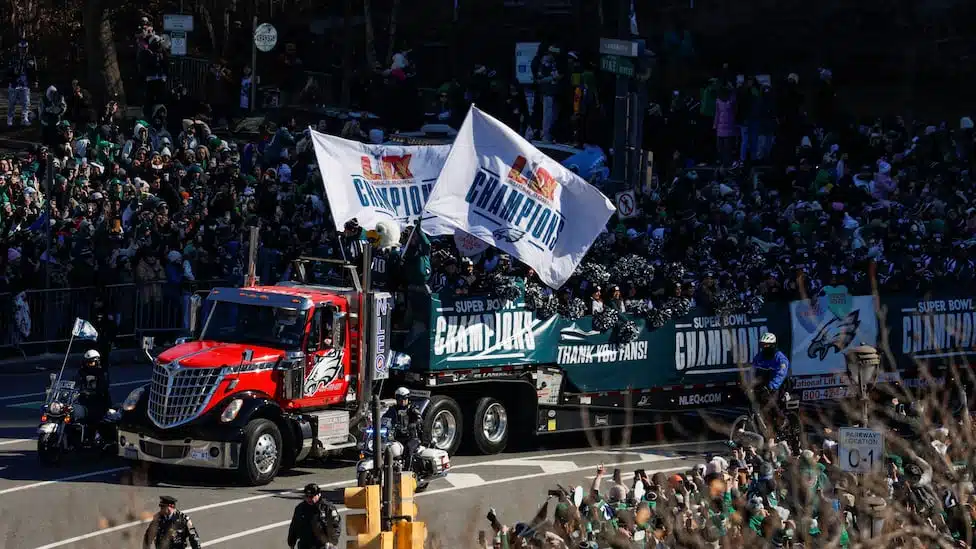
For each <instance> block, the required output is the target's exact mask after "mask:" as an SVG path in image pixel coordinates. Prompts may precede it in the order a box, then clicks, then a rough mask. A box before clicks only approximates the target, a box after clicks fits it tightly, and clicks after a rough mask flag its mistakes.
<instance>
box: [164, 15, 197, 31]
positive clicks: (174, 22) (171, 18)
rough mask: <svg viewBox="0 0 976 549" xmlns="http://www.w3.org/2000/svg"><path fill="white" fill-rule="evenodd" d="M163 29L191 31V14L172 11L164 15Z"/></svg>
mask: <svg viewBox="0 0 976 549" xmlns="http://www.w3.org/2000/svg"><path fill="white" fill-rule="evenodd" d="M163 30H165V31H169V32H173V31H178V32H193V16H192V15H177V14H172V13H170V14H167V15H164V16H163Z"/></svg>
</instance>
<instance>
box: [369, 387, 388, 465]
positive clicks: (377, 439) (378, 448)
mask: <svg viewBox="0 0 976 549" xmlns="http://www.w3.org/2000/svg"><path fill="white" fill-rule="evenodd" d="M372 404H373V472H374V473H375V474H376V476H375V477H374V478H377V479H379V478H383V458H384V457H386V456H385V452H384V449H383V434H382V433H380V429H381V427H380V396H379V395H373V403H372Z"/></svg>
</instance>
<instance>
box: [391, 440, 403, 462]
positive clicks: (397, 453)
mask: <svg viewBox="0 0 976 549" xmlns="http://www.w3.org/2000/svg"><path fill="white" fill-rule="evenodd" d="M390 453H391V454H392V455H393V459H399V458H400V457H402V456H403V444H401V443H399V442H392V443H390Z"/></svg>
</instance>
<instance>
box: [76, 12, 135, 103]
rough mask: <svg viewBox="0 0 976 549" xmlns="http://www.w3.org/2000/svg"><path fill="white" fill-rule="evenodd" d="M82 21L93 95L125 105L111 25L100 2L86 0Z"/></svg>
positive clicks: (123, 89)
mask: <svg viewBox="0 0 976 549" xmlns="http://www.w3.org/2000/svg"><path fill="white" fill-rule="evenodd" d="M82 18H83V20H84V24H85V46H86V47H85V50H86V52H85V56H86V57H87V58H88V74H89V79H90V82H91V86H92V87H93V90H92V91H93V92H95V93H96V94H99V95H100V96H101V97H102V98H104V99H106V100H108V99H113V98H114V99H115V100H116V101H118V102H119V104H120V105H125V88H124V86H123V85H122V74H121V72H119V56H118V54H117V53H116V51H115V40H114V35H113V33H112V22H111V20H110V19H109V15H108V12H107V11H106V10H105V4H104V3H103V2H102V0H86V2H85V7H84V12H83V13H82Z"/></svg>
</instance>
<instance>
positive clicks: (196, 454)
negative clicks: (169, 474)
mask: <svg viewBox="0 0 976 549" xmlns="http://www.w3.org/2000/svg"><path fill="white" fill-rule="evenodd" d="M190 458H191V459H199V460H202V461H210V452H208V451H206V450H191V451H190Z"/></svg>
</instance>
